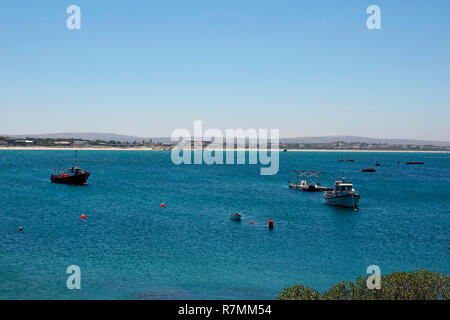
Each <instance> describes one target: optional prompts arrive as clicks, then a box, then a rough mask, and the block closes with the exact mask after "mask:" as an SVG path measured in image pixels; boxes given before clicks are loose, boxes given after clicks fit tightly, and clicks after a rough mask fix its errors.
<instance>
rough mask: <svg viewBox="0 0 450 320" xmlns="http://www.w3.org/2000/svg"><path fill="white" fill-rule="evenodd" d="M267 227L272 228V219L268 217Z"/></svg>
mask: <svg viewBox="0 0 450 320" xmlns="http://www.w3.org/2000/svg"><path fill="white" fill-rule="evenodd" d="M269 229H273V220H272V218H269Z"/></svg>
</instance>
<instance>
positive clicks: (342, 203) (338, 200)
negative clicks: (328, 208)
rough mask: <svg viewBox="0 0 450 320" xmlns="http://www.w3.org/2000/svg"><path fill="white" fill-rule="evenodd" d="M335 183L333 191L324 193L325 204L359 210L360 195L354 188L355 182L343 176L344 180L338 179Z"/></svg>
mask: <svg viewBox="0 0 450 320" xmlns="http://www.w3.org/2000/svg"><path fill="white" fill-rule="evenodd" d="M334 185H335V187H334V190H333V191H325V192H324V193H323V197H324V200H325V204H327V205H332V206H339V207H347V208H353V209H354V210H357V208H358V202H359V198H360V195H359V193H358V192H356V191H355V189H353V183H351V182H350V181H346V180H345V177H342V180H338V181H336V183H335V184H334Z"/></svg>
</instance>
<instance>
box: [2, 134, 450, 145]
mask: <svg viewBox="0 0 450 320" xmlns="http://www.w3.org/2000/svg"><path fill="white" fill-rule="evenodd" d="M9 136H11V137H14V138H41V139H45V138H49V139H83V140H91V141H95V140H103V141H110V140H114V141H120V142H134V141H137V142H142V141H145V142H148V141H150V140H152V141H153V142H160V143H172V141H171V140H170V137H156V138H143V137H137V136H128V135H121V134H115V133H97V132H68V133H49V134H21V135H9ZM338 141H340V142H345V143H355V142H363V143H381V144H391V145H392V144H398V145H413V144H414V145H421V146H423V145H434V146H450V141H428V140H414V139H379V138H368V137H358V136H323V137H294V138H281V139H280V142H281V143H302V144H312V143H333V142H338Z"/></svg>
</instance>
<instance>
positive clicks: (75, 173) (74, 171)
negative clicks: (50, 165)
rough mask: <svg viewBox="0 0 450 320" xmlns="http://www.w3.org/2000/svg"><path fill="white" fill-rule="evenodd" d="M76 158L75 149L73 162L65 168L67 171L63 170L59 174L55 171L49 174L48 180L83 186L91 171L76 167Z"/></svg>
mask: <svg viewBox="0 0 450 320" xmlns="http://www.w3.org/2000/svg"><path fill="white" fill-rule="evenodd" d="M77 163H78V159H77V152H76V151H75V162H74V164H73V166H72V168H69V169H68V170H67V173H65V172H64V170H63V172H62V173H61V174H59V173H56V174H52V175H51V176H50V181H51V182H53V183H60V184H71V185H79V186H84V185H86V183H87V179H88V178H89V176H90V175H91V173H90V172H89V171H87V170H83V169H81V168H78V167H77Z"/></svg>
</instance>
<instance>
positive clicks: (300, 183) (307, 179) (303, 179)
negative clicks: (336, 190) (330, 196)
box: [289, 170, 333, 192]
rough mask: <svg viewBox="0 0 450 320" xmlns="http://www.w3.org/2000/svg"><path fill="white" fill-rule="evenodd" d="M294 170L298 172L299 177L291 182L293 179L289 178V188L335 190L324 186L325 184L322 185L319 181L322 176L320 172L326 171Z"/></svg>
mask: <svg viewBox="0 0 450 320" xmlns="http://www.w3.org/2000/svg"><path fill="white" fill-rule="evenodd" d="M294 172H296V173H297V179H296V180H295V181H294V183H291V181H290V179H289V188H290V189H295V190H301V191H307V192H323V191H327V190H333V188H330V187H324V186H322V185H320V182H319V181H318V180H319V178H320V174H322V173H325V172H319V171H317V172H316V171H301V170H294ZM314 178H315V179H314ZM315 180H316V181H315Z"/></svg>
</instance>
